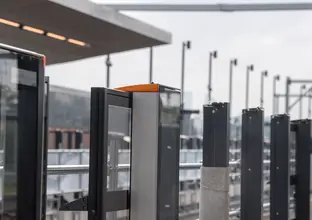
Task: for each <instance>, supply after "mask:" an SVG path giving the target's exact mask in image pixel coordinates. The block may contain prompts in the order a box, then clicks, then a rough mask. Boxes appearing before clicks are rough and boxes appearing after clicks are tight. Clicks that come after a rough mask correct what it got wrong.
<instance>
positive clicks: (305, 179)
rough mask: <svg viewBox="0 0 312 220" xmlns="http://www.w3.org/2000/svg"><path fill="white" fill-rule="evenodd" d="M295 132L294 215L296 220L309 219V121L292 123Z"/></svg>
mask: <svg viewBox="0 0 312 220" xmlns="http://www.w3.org/2000/svg"><path fill="white" fill-rule="evenodd" d="M291 130H292V131H294V132H295V142H296V175H295V191H296V194H295V206H296V207H295V214H296V219H300V220H309V219H310V171H311V162H310V159H311V156H310V155H311V145H312V143H311V120H297V121H292V124H291Z"/></svg>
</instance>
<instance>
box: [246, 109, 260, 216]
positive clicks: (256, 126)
mask: <svg viewBox="0 0 312 220" xmlns="http://www.w3.org/2000/svg"><path fill="white" fill-rule="evenodd" d="M262 174H263V110H262V109H261V108H252V109H244V110H243V114H242V148H241V220H251V219H252V220H262V212H263V207H262V206H263V204H262V193H263V175H262Z"/></svg>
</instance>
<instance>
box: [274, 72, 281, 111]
mask: <svg viewBox="0 0 312 220" xmlns="http://www.w3.org/2000/svg"><path fill="white" fill-rule="evenodd" d="M279 80H280V76H279V75H275V76H274V78H273V104H272V114H273V115H274V114H278V107H279V106H278V105H279V100H278V99H279V97H278V96H276V82H277V81H279Z"/></svg>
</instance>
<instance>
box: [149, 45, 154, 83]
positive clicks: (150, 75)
mask: <svg viewBox="0 0 312 220" xmlns="http://www.w3.org/2000/svg"><path fill="white" fill-rule="evenodd" d="M149 60H150V63H149V83H152V82H153V47H150V57H149Z"/></svg>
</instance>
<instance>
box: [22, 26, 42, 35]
mask: <svg viewBox="0 0 312 220" xmlns="http://www.w3.org/2000/svg"><path fill="white" fill-rule="evenodd" d="M23 30H25V31H30V32H34V33H36V34H44V30H41V29H38V28H34V27H30V26H27V25H24V26H23Z"/></svg>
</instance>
